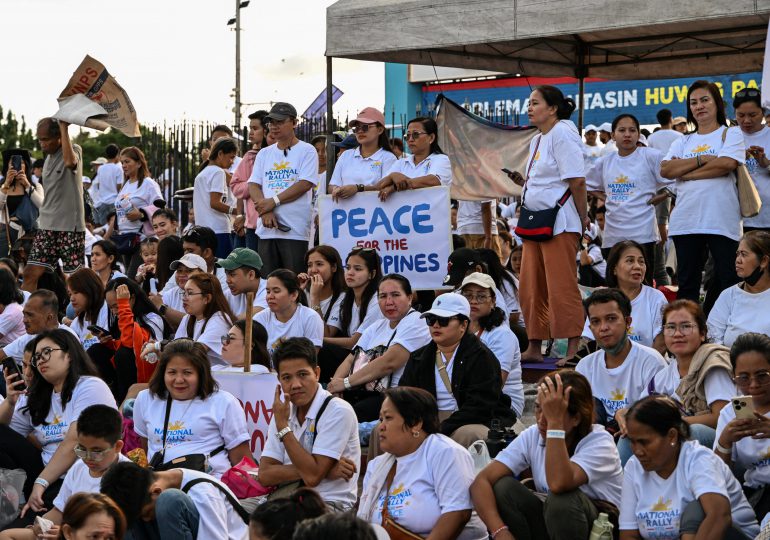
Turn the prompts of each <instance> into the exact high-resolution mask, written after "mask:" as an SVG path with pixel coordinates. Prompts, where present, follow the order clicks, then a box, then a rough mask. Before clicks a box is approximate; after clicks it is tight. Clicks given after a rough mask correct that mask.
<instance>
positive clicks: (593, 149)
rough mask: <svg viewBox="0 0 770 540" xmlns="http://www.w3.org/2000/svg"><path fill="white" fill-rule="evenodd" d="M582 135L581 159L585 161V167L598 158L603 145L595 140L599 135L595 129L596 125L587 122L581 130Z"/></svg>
mask: <svg viewBox="0 0 770 540" xmlns="http://www.w3.org/2000/svg"><path fill="white" fill-rule="evenodd" d="M583 137H585V144H583V159H584V160H585V162H586V169H588V167H591V166H592V165H593V164H594V162H595V161H596V160H597V159H599V156H600V155H601V153H602V148H603V145H600V144H599V143H598V142H596V139H597V138H598V137H599V133H598V132H597V131H596V126H595V125H593V124H588V125H587V126H586V127H585V129H584V130H583Z"/></svg>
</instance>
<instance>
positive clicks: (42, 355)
mask: <svg viewBox="0 0 770 540" xmlns="http://www.w3.org/2000/svg"><path fill="white" fill-rule="evenodd" d="M63 350H64V349H54V348H53V347H46V348H45V349H43V350H42V351H40V352H39V353H35V354H33V355H32V361H31V362H30V364H32V367H33V368H37V366H38V365H39V364H40V362H41V361H42V362H48V361H49V360H51V353H52V352H53V351H63Z"/></svg>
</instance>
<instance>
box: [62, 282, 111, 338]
mask: <svg viewBox="0 0 770 540" xmlns="http://www.w3.org/2000/svg"><path fill="white" fill-rule="evenodd" d="M67 291H68V293H69V296H70V303H71V304H72V307H73V308H74V309H75V318H74V319H73V320H72V322H71V323H70V328H71V329H72V331H73V332H74V333H75V334H76V335H77V336H78V337H79V338H80V342H81V343H82V344H83V348H84V349H85V350H88V349H89V348H91V347H92V346H94V345H96V344H98V343H99V339H100V337H101V336H100V335H99V334H98V333H97V332H92V331H91V330H90V329H89V327H90V326H98V327H100V328H104V329H106V328H107V327H108V326H109V324H110V321H109V310H108V309H107V303H106V302H105V301H104V285H102V280H101V279H100V278H99V276H97V275H96V272H94V271H93V270H91V269H90V268H81V269H80V270H77V271H76V272H75V273H74V274H72V275H71V276H70V277H69V278H68V279H67Z"/></svg>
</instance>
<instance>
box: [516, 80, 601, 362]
mask: <svg viewBox="0 0 770 540" xmlns="http://www.w3.org/2000/svg"><path fill="white" fill-rule="evenodd" d="M574 110H575V102H574V101H573V100H572V99H571V98H565V97H564V95H563V94H562V93H561V90H559V89H558V88H555V87H553V86H539V87H537V88H535V90H533V91H532V94H530V98H529V106H528V107H527V116H528V117H529V123H530V125H533V126H535V127H536V128H537V129H538V130H539V131H540V133H539V134H538V135H537V136H536V137H534V138H533V139H532V142H531V143H530V157H529V160H528V162H527V172H526V175H525V178H522V177H521V176H520V175H517V178H519V183H520V184H521V185H523V187H524V189H523V191H522V208H521V215H520V217H519V222H518V226H517V227H516V234H517V235H518V236H519V237H521V238H522V239H523V241H524V251H523V255H522V261H521V283H520V285H521V287H520V289H519V292H520V300H521V309H522V312H523V313H524V320H525V321H526V326H527V334H528V336H529V347H527V350H526V351H524V352H523V353H522V355H521V360H522V362H526V361H530V362H542V361H543V355H542V352H541V344H542V341H543V340H544V339H549V338H568V339H569V342H568V346H567V356H566V357H567V358H568V359H569V358H571V357H573V356H574V355H575V353H576V352H577V346H578V341H579V340H580V333H581V331H582V330H583V321H584V320H585V315H584V314H583V304H582V303H581V299H580V292H579V290H578V283H577V263H576V259H577V249H578V242H579V241H580V238H581V237H582V235H583V231H584V230H585V229H586V227H588V224H589V219H588V202H587V198H586V181H585V169H584V167H585V165H584V160H583V150H582V146H583V142H582V140H581V138H580V134H579V133H578V131H577V128H576V127H575V124H573V123H572V122H571V121H570V120H569V117H570V116H571V115H572V113H573V111H574ZM533 223H537V224H538V225H537V226H535V228H533V225H532V224H533Z"/></svg>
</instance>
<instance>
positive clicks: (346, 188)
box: [329, 107, 397, 201]
mask: <svg viewBox="0 0 770 540" xmlns="http://www.w3.org/2000/svg"><path fill="white" fill-rule="evenodd" d="M350 127H351V128H352V130H353V133H355V135H356V141H357V142H358V144H359V146H358V148H355V149H353V150H352V151H349V152H344V153H343V154H342V155H341V156H340V158H339V159H338V160H337V164H336V165H335V166H334V174H332V178H331V180H330V181H329V192H330V193H331V195H332V197H333V198H334V200H335V201H336V200H339V199H349V198H350V197H353V196H354V195H355V194H356V193H359V192H361V191H364V189H365V188H366V186H370V185H372V184H376V183H377V182H379V181H380V180H381V179H382V178H383V177H384V176H385V174H386V173H387V172H388V171H390V169H391V167H392V166H393V164H394V163H395V162H396V161H397V159H396V156H395V155H393V152H391V150H390V139H388V130H387V129H385V116H384V115H383V114H382V113H381V112H380V111H378V110H377V109H375V108H374V107H366V108H365V109H363V110H362V111H361V112H360V113H358V116H357V117H356V118H355V119H353V120H351V121H350Z"/></svg>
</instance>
